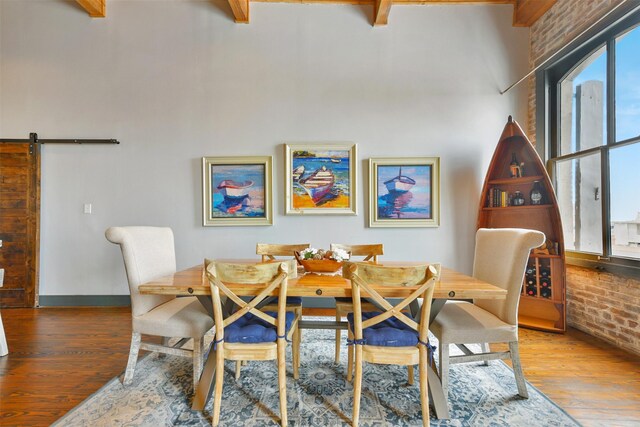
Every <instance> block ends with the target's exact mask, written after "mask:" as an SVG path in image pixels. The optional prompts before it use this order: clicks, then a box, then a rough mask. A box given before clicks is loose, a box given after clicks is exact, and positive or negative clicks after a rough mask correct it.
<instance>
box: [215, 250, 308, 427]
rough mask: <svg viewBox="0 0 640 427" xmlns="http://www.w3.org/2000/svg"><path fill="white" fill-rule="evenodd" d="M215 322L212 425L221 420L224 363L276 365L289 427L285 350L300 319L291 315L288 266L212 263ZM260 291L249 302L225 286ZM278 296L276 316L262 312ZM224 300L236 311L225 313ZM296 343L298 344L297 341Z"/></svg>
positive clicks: (282, 410)
mask: <svg viewBox="0 0 640 427" xmlns="http://www.w3.org/2000/svg"><path fill="white" fill-rule="evenodd" d="M206 271H207V273H206V274H207V278H208V279H209V284H210V287H211V298H212V303H213V314H214V321H215V332H216V335H215V341H214V351H215V357H216V380H215V392H214V393H215V394H214V404H213V425H214V426H215V425H217V424H218V422H219V420H220V406H221V400H222V383H223V375H224V360H225V359H229V360H236V361H238V360H243V361H244V360H277V365H278V388H279V391H280V421H281V425H283V426H286V425H287V397H286V370H285V349H286V345H287V341H288V340H290V339H291V338H292V336H293V331H294V330H295V329H296V328H297V327H298V325H297V323H298V321H299V317H298V316H296V315H295V314H294V313H293V312H287V311H286V303H285V301H286V296H287V264H286V263H267V264H253V265H251V264H233V263H223V262H215V261H213V262H211V263H210V264H209V265H208V266H207V269H206ZM227 283H233V284H241V285H246V286H255V287H256V293H257V295H256V296H255V297H253V298H252V299H251V300H250V301H249V302H246V301H244V300H243V299H242V298H240V297H239V296H238V295H236V294H235V293H234V292H233V291H232V290H231V289H230V288H229V287H228V286H227V285H226V284H227ZM274 293H277V294H278V296H279V302H278V311H277V313H274V312H269V311H263V310H262V309H259V308H257V307H258V306H259V304H260V302H262V301H263V300H264V299H265V298H267V297H268V296H269V295H272V294H274ZM222 296H226V297H227V298H228V299H229V300H231V301H232V302H233V303H235V305H236V306H237V310H236V311H234V312H232V313H225V310H223V306H222ZM294 339H295V338H294Z"/></svg>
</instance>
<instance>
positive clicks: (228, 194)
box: [217, 179, 253, 199]
mask: <svg viewBox="0 0 640 427" xmlns="http://www.w3.org/2000/svg"><path fill="white" fill-rule="evenodd" d="M252 186H253V181H251V180H247V181H244V182H236V181H234V180H232V179H225V180H224V181H222V182H221V183H220V184H218V187H217V188H218V190H220V192H221V193H222V195H223V196H224V197H225V198H228V199H243V198H244V197H246V196H247V195H248V194H249V189H250V188H251V187H252Z"/></svg>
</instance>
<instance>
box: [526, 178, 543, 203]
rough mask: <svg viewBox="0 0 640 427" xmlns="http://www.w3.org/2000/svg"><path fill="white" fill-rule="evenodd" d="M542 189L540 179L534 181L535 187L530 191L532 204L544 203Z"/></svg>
mask: <svg viewBox="0 0 640 427" xmlns="http://www.w3.org/2000/svg"><path fill="white" fill-rule="evenodd" d="M542 191H543V190H542V187H541V186H540V181H533V188H531V192H530V193H529V197H530V198H531V204H532V205H542V204H543V203H544V196H543V194H542Z"/></svg>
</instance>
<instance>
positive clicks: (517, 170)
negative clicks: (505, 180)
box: [509, 153, 524, 178]
mask: <svg viewBox="0 0 640 427" xmlns="http://www.w3.org/2000/svg"><path fill="white" fill-rule="evenodd" d="M523 168H524V162H522V163H518V159H517V157H516V153H511V163H510V164H509V173H510V175H511V178H520V177H523V176H524V175H523V173H522V170H523Z"/></svg>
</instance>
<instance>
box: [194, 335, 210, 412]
mask: <svg viewBox="0 0 640 427" xmlns="http://www.w3.org/2000/svg"><path fill="white" fill-rule="evenodd" d="M215 375H216V352H215V350H214V349H213V343H212V344H211V349H210V350H209V354H208V356H207V360H206V361H205V363H204V368H203V369H202V375H200V381H198V388H197V390H196V393H195V395H194V396H193V403H192V404H191V409H193V410H194V411H202V410H204V407H205V406H206V404H207V402H208V401H209V399H210V398H211V392H212V391H213V384H214V379H215Z"/></svg>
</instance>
